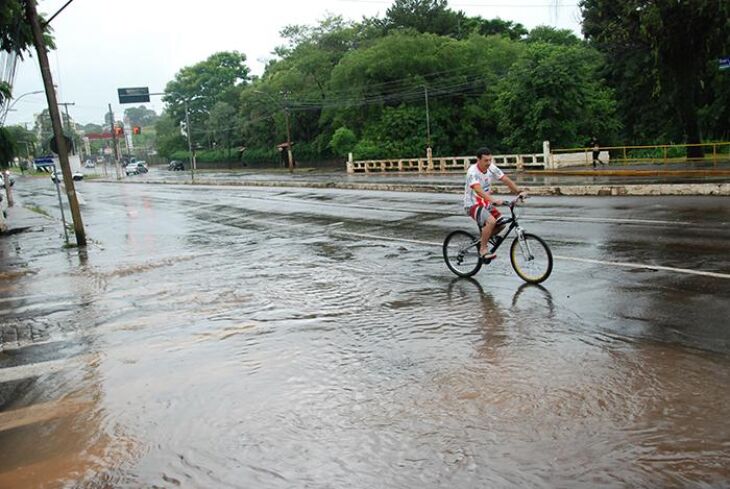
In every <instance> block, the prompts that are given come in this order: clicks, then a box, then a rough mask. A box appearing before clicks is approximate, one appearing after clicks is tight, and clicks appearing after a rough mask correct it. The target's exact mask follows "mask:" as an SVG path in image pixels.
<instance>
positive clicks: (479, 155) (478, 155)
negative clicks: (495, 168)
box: [477, 146, 492, 159]
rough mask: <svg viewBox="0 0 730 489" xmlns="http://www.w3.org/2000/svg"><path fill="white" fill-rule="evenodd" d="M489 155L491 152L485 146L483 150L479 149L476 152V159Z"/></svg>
mask: <svg viewBox="0 0 730 489" xmlns="http://www.w3.org/2000/svg"><path fill="white" fill-rule="evenodd" d="M491 154H492V150H491V149H489V148H487V147H486V146H485V147H483V148H479V149H478V150H477V159H479V158H481V157H482V155H491Z"/></svg>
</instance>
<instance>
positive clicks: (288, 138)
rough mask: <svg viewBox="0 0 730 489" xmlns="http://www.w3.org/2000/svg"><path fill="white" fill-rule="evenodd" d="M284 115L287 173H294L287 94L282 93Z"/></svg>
mask: <svg viewBox="0 0 730 489" xmlns="http://www.w3.org/2000/svg"><path fill="white" fill-rule="evenodd" d="M284 115H285V116H286V150H287V156H288V157H289V173H294V155H293V154H292V150H291V124H290V123H289V93H288V92H284Z"/></svg>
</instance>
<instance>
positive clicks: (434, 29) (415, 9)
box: [383, 0, 468, 39]
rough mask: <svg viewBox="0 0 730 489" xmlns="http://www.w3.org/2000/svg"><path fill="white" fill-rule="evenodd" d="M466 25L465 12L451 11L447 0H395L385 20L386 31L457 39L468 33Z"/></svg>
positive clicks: (387, 11)
mask: <svg viewBox="0 0 730 489" xmlns="http://www.w3.org/2000/svg"><path fill="white" fill-rule="evenodd" d="M465 23H466V15H464V12H461V11H458V12H455V11H453V10H451V9H450V8H449V7H448V4H447V2H446V0H395V1H394V2H393V5H391V6H390V8H388V10H386V12H385V18H384V19H383V26H384V27H385V30H386V31H392V30H398V29H413V30H416V31H418V32H421V33H426V32H428V33H431V34H437V35H439V36H451V37H455V38H457V39H460V38H462V37H464V35H466V34H467V33H468V30H466V29H465V28H464V27H465Z"/></svg>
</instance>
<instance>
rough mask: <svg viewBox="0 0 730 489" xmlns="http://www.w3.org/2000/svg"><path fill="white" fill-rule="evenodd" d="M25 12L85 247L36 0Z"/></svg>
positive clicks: (77, 228) (79, 235)
mask: <svg viewBox="0 0 730 489" xmlns="http://www.w3.org/2000/svg"><path fill="white" fill-rule="evenodd" d="M25 13H26V16H27V19H28V23H29V24H30V26H31V29H32V32H33V44H34V45H35V49H36V52H37V53H38V63H39V64H40V68H41V76H42V78H43V85H44V87H45V90H46V99H47V100H48V113H49V115H50V116H51V124H52V126H53V135H54V137H55V139H56V144H57V145H58V158H59V160H60V162H61V173H62V174H63V182H64V185H65V186H66V195H67V196H68V203H69V207H70V208H71V217H72V218H73V223H74V232H75V233H76V244H77V245H78V246H79V247H83V246H86V232H85V231H84V223H83V221H82V219H81V210H80V209H79V201H78V198H77V197H76V189H75V187H74V181H73V178H72V176H71V165H70V164H69V161H68V149H67V148H66V140H65V138H64V136H63V130H62V128H61V116H60V114H59V111H58V100H56V92H55V91H54V88H53V78H52V77H51V69H50V67H49V65H48V54H47V53H46V44H45V41H44V40H43V32H42V30H41V24H40V21H39V20H38V12H37V11H36V5H35V0H26V2H25Z"/></svg>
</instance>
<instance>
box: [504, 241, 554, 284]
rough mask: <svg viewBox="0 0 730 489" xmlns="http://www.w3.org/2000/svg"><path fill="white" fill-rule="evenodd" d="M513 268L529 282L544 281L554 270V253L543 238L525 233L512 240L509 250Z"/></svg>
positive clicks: (537, 282)
mask: <svg viewBox="0 0 730 489" xmlns="http://www.w3.org/2000/svg"><path fill="white" fill-rule="evenodd" d="M509 258H510V261H511V262H512V268H514V269H515V272H517V275H519V276H520V278H522V280H524V281H525V282H527V283H530V284H539V283H540V282H544V281H545V280H547V278H548V277H549V276H550V273H552V271H553V254H552V253H551V252H550V248H549V247H548V245H547V243H545V241H543V240H542V238H540V237H538V236H535V235H534V234H529V233H524V234H523V238H522V239H520V237H519V236H517V237H516V238H515V240H514V241H512V246H511V247H510V251H509Z"/></svg>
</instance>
